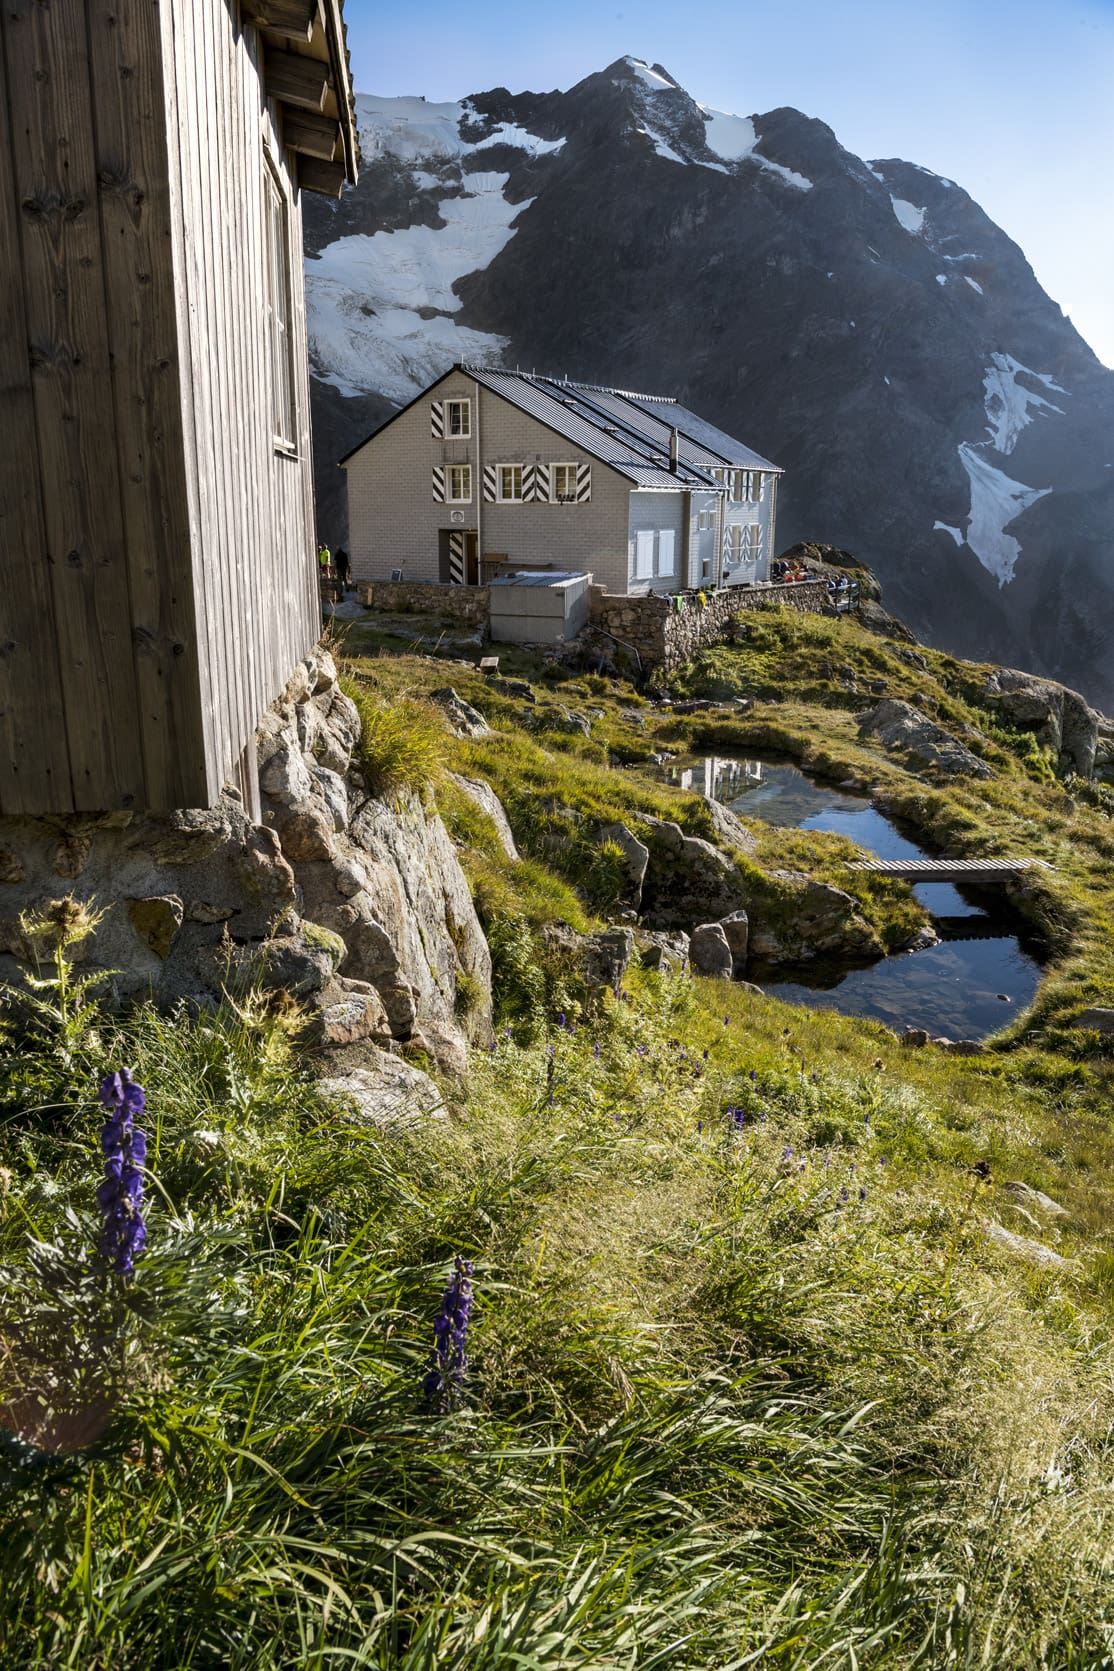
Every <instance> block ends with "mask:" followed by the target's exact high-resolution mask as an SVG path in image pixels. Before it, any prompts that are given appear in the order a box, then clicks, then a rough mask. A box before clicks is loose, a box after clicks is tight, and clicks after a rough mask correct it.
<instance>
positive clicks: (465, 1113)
mask: <svg viewBox="0 0 1114 1671" xmlns="http://www.w3.org/2000/svg"><path fill="white" fill-rule="evenodd" d="M724 991H725V989H724V986H723V983H714V984H712V983H709V984H707V985H705V984H701V983H694V982H691V981H689V980H687V979H682V978H672V979H669V978H659V977H644V978H642V979H640V980H637V981H635V982H633V984H632V986H631V990H630V992H629V993H628V997H627V998H626V999H624V1000H621V1001H614V1000H611V999H609V1000H608V1001H607V1002H606V1003H605V1005H604V1007H603V1008H602V1009H600V1010H597V1011H596V1012H594V1013H593V1014H592V1015H583V1014H578V1013H577V1012H576V1011H574V1010H571V1009H570V1011H569V1012H568V1013H567V1018H566V1024H565V1027H564V1028H559V1027H556V1026H555V1025H554V1024H553V1023H554V1018H553V1016H552V1015H551V1016H550V1018H549V1019H550V1031H549V1035H548V1042H544V1043H541V1044H538V1045H535V1046H532V1047H526V1048H520V1047H519V1046H517V1045H516V1044H515V1043H513V1042H512V1040H511V1039H509V1038H508V1037H506V1036H505V1035H502V1036H501V1038H500V1042H499V1044H498V1047H497V1049H496V1051H495V1052H494V1054H490V1055H482V1056H481V1057H480V1058H479V1059H478V1060H477V1061H476V1063H475V1065H474V1068H473V1073H472V1079H471V1083H470V1086H469V1088H468V1091H467V1094H466V1096H465V1097H463V1098H462V1097H461V1096H459V1095H458V1096H456V1097H455V1098H453V1097H452V1096H450V1105H449V1117H448V1118H446V1119H441V1120H430V1121H417V1122H415V1121H414V1120H413V1119H411V1118H409V1117H407V1116H406V1115H405V1113H404V1112H403V1111H401V1110H400V1112H399V1115H398V1117H397V1119H395V1120H393V1121H388V1122H387V1123H386V1124H385V1125H384V1126H382V1127H368V1126H366V1125H362V1124H360V1123H359V1122H357V1121H356V1120H354V1119H353V1118H352V1117H351V1116H348V1115H346V1114H344V1113H343V1112H342V1111H340V1110H338V1109H336V1108H333V1107H331V1106H330V1105H329V1104H327V1103H326V1102H324V1101H323V1100H322V1098H321V1096H320V1094H319V1092H318V1091H317V1089H316V1087H315V1085H314V1083H313V1082H312V1080H311V1079H310V1078H309V1076H308V1074H307V1071H306V1067H305V1065H304V1063H303V1062H302V1060H301V1059H300V1058H299V1057H298V1056H297V1055H296V1054H295V1047H294V1046H293V1045H292V1043H291V1034H290V1031H289V1026H288V1025H284V1024H283V1023H282V1021H281V1019H280V1018H276V1017H274V1016H273V1015H269V1014H268V1013H267V1012H266V1011H265V1010H264V1009H263V1008H262V1007H259V1006H255V1005H253V1004H252V1003H250V1002H247V1003H244V1004H241V1005H240V1006H239V1007H235V1008H234V1007H232V1006H226V1007H225V1008H224V1009H223V1010H222V1011H220V1012H219V1013H218V1014H215V1015H211V1016H202V1017H193V1018H191V1017H189V1016H187V1015H186V1014H185V1013H182V1014H179V1015H177V1016H175V1017H170V1018H167V1017H161V1016H159V1015H156V1014H155V1013H153V1012H151V1011H148V1010H142V1011H139V1012H137V1013H136V1014H134V1015H133V1016H131V1017H130V1018H127V1019H126V1020H119V1019H116V1018H113V1017H110V1016H107V1015H103V1014H100V1013H98V1012H96V1011H90V1012H89V1013H87V1014H86V1015H84V1016H83V1017H82V1018H81V1020H80V1022H79V1023H75V1024H74V1026H72V1027H71V1028H70V1029H69V1032H68V1034H67V1039H66V1052H65V1055H64V1056H63V1054H62V1053H60V1052H58V1051H57V1050H55V1049H53V1048H52V1044H51V1041H52V1037H53V1038H55V1039H56V1038H57V1026H58V1023H57V1020H56V1018H53V1017H49V1016H48V1017H47V1018H46V1019H44V1020H43V1021H42V1022H41V1025H40V1026H39V1028H38V1034H37V1037H35V1038H34V1039H33V1040H31V1041H30V1043H29V1044H26V1043H24V1044H21V1043H20V1042H19V1040H17V1039H16V1038H15V1037H9V1038H8V1040H7V1042H6V1043H5V1044H4V1046H3V1048H2V1049H0V1120H2V1126H0V1131H2V1134H3V1135H2V1138H0V1145H2V1155H3V1162H4V1166H5V1194H4V1198H3V1218H2V1221H0V1259H2V1262H3V1277H4V1292H5V1295H6V1296H7V1300H6V1304H5V1313H4V1316H3V1322H2V1324H0V1337H2V1338H3V1340H4V1342H5V1344H6V1345H7V1347H8V1348H9V1353H8V1360H7V1378H6V1385H5V1397H7V1395H8V1393H9V1392H10V1388H11V1384H12V1375H13V1373H14V1368H15V1367H20V1368H21V1372H22V1374H23V1376H24V1379H25V1380H27V1379H28V1378H30V1379H31V1380H32V1381H33V1380H34V1378H35V1375H34V1372H35V1371H36V1370H37V1371H38V1372H39V1374H40V1379H41V1376H42V1374H43V1373H44V1372H45V1370H46V1369H49V1370H51V1371H54V1372H56V1374H57V1375H58V1376H60V1377H61V1379H62V1382H63V1383H65V1381H66V1377H67V1375H68V1374H69V1373H70V1371H71V1367H72V1364H73V1363H74V1361H75V1360H76V1358H77V1356H78V1355H79V1354H80V1352H81V1351H82V1350H83V1349H87V1348H88V1347H89V1334H90V1332H92V1331H99V1336H100V1337H103V1339H102V1345H104V1346H105V1349H106V1351H107V1354H108V1357H109V1358H110V1359H111V1362H112V1364H113V1365H114V1375H113V1377H112V1378H111V1380H110V1382H109V1383H108V1385H109V1386H110V1388H111V1394H112V1396H111V1399H110V1400H109V1401H108V1403H107V1405H104V1406H98V1407H97V1408H96V1409H93V1410H87V1411H86V1415H87V1418H88V1423H89V1426H88V1428H87V1430H85V1431H82V1432H81V1433H80V1434H78V1435H77V1439H78V1440H79V1441H80V1442H79V1443H77V1445H76V1448H70V1449H67V1448H65V1447H62V1448H58V1446H57V1445H56V1444H55V1445H54V1446H53V1448H52V1449H50V1450H47V1449H46V1448H45V1447H44V1448H43V1449H38V1448H36V1447H35V1446H33V1445H27V1444H26V1443H23V1444H21V1443H20V1442H19V1435H18V1433H16V1432H14V1429H16V1428H18V1420H17V1418H18V1414H19V1412H18V1410H17V1409H16V1408H15V1407H14V1406H13V1404H12V1402H11V1401H10V1399H9V1400H8V1402H7V1404H6V1410H5V1414H6V1416H7V1419H8V1431H9V1434H10V1435H12V1437H11V1438H10V1440H9V1443H8V1447H7V1450H6V1452H5V1456H4V1458H3V1459H0V1466H3V1468H4V1471H5V1491H4V1495H3V1498H2V1500H0V1572H2V1575H3V1598H2V1607H0V1662H2V1663H3V1664H4V1665H5V1666H11V1667H16V1666H19V1667H21V1668H22V1667H25V1666H33V1667H43V1668H46V1667H50V1668H51V1671H53V1668H54V1667H55V1666H59V1665H72V1666H81V1667H104V1668H106V1671H107V1668H109V1667H111V1668H112V1671H119V1668H131V1667H135V1668H137V1671H138V1668H140V1667H145V1668H146V1667H156V1668H161V1667H167V1668H170V1667H175V1668H182V1667H206V1668H208V1667H217V1666H231V1667H235V1668H241V1667H242V1668H244V1671H247V1668H249V1667H251V1668H255V1667H264V1668H272V1667H273V1668H275V1671H277V1668H279V1667H289V1666H303V1665H304V1666H315V1667H317V1666H320V1667H334V1666H335V1667H341V1666H350V1665H353V1664H355V1665H366V1666H373V1667H383V1668H391V1671H396V1668H397V1671H412V1668H414V1671H416V1668H418V1667H425V1668H430V1671H432V1668H433V1667H441V1666H446V1665H451V1666H459V1667H468V1668H475V1667H484V1668H491V1671H495V1668H497V1667H498V1668H503V1667H506V1666H512V1665H521V1666H531V1667H539V1668H544V1671H558V1668H564V1667H573V1666H576V1667H599V1668H601V1671H602V1668H603V1667H605V1666H606V1667H614V1666H616V1665H623V1666H631V1667H639V1668H642V1667H662V1668H664V1667H667V1666H668V1667H673V1666H680V1667H685V1666H689V1667H708V1666H715V1667H739V1668H742V1667H744V1666H757V1665H764V1664H781V1665H786V1666H796V1667H799V1668H801V1671H804V1668H805V1667H812V1666H816V1665H832V1666H838V1667H847V1668H848V1671H850V1668H851V1667H852V1666H871V1665H877V1666H886V1667H897V1666H910V1667H911V1666H937V1665H945V1664H958V1665H963V1666H972V1667H973V1666H976V1665H994V1666H1005V1665H1009V1666H1011V1667H1015V1666H1016V1667H1019V1668H1026V1667H1034V1668H1035V1667H1037V1666H1057V1667H1060V1666H1062V1667H1065V1668H1066V1667H1068V1666H1084V1665H1086V1666H1096V1667H1097V1666H1098V1665H1100V1664H1102V1663H1103V1658H1102V1655H1103V1654H1104V1652H1105V1651H1106V1648H1105V1637H1104V1634H1103V1626H1102V1624H1101V1618H1102V1601H1101V1598H1102V1596H1103V1593H1104V1584H1105V1578H1104V1576H1103V1571H1104V1566H1103V1563H1104V1560H1105V1549H1106V1544H1105V1540H1104V1535H1103V1525H1104V1520H1105V1516H1106V1515H1107V1514H1108V1511H1109V1506H1110V1488H1109V1466H1108V1462H1107V1459H1106V1454H1105V1424H1104V1421H1103V1419H1102V1414H1101V1409H1100V1408H1099V1406H1098V1405H1097V1403H1096V1400H1097V1398H1098V1397H1099V1395H1100V1389H1101V1388H1102V1387H1103V1386H1104V1385H1105V1384H1106V1381H1107V1378H1108V1376H1109V1372H1110V1369H1111V1354H1110V1348H1109V1345H1108V1343H1107V1341H1106V1338H1105V1335H1104V1333H1103V1331H1102V1330H1101V1328H1099V1327H1097V1326H1096V1325H1095V1324H1094V1323H1090V1322H1088V1320H1087V1310H1086V1287H1085V1285H1084V1286H1083V1287H1082V1288H1080V1286H1079V1282H1078V1281H1073V1280H1065V1279H1064V1278H1055V1277H1049V1276H1048V1275H1039V1276H1038V1275H1034V1276H1033V1277H1029V1276H1028V1275H1027V1274H1026V1273H1025V1272H1024V1269H1023V1268H1022V1270H1021V1273H1020V1275H1019V1272H1018V1269H1017V1268H1016V1267H1011V1266H1010V1265H1009V1262H1008V1261H1003V1260H1002V1258H1001V1256H1000V1255H994V1254H993V1253H992V1252H991V1251H990V1250H988V1248H987V1245H986V1242H985V1238H984V1236H983V1233H982V1231H981V1227H980V1222H981V1212H982V1206H981V1199H980V1195H979V1191H980V1190H984V1189H985V1186H983V1185H982V1184H981V1183H980V1182H979V1181H978V1180H977V1179H974V1178H973V1177H972V1176H971V1175H966V1176H964V1175H963V1174H962V1173H961V1172H957V1171H956V1170H955V1168H956V1162H957V1161H960V1162H962V1159H963V1157H964V1156H965V1155H970V1154H972V1153H979V1152H983V1151H984V1147H985V1144H986V1143H987V1142H988V1141H989V1140H990V1138H991V1134H992V1133H993V1132H998V1133H999V1135H998V1136H997V1138H995V1139H994V1141H996V1142H997V1143H998V1144H999V1145H1002V1146H1004V1147H1003V1152H1007V1151H1009V1150H1010V1149H1011V1147H1012V1149H1013V1151H1014V1157H1015V1159H1016V1160H1020V1154H1019V1152H1018V1151H1017V1143H1018V1137H1017V1131H1018V1129H1019V1122H1020V1125H1021V1126H1024V1125H1025V1122H1026V1120H1027V1118H1028V1114H1027V1110H1029V1109H1030V1108H1032V1107H1035V1106H1037V1101H1036V1095H1035V1093H1028V1092H1026V1091H1025V1090H1024V1089H1023V1087H1021V1086H1020V1084H1019V1085H1015V1086H1013V1087H1002V1088H999V1087H998V1085H997V1082H996V1081H995V1080H994V1079H993V1078H992V1077H990V1078H988V1077H987V1075H986V1073H985V1072H984V1071H983V1070H982V1069H981V1067H980V1065H979V1064H975V1065H974V1066H972V1067H970V1068H968V1067H967V1066H963V1067H962V1069H957V1072H962V1074H964V1075H969V1078H967V1079H966V1080H965V1081H964V1083H965V1088H966V1091H967V1094H968V1097H969V1098H970V1099H971V1100H970V1110H971V1112H970V1118H969V1119H968V1121H967V1122H966V1123H964V1124H963V1125H962V1128H961V1129H955V1130H949V1128H948V1126H947V1124H946V1122H945V1119H944V1111H945V1108H946V1106H947V1099H946V1098H944V1097H943V1096H942V1095H941V1091H940V1087H938V1086H934V1085H933V1084H932V1083H931V1080H930V1079H927V1080H925V1082H924V1084H922V1085H921V1086H918V1085H917V1083H916V1080H915V1079H914V1080H913V1081H910V1082H907V1083H902V1082H901V1081H900V1080H897V1079H893V1080H891V1079H889V1078H888V1077H887V1074H886V1072H885V1071H882V1072H879V1071H878V1070H877V1069H876V1068H875V1067H873V1066H872V1065H871V1059H870V1052H871V1050H873V1049H876V1048H877V1045H876V1044H875V1042H874V1040H875V1039H876V1038H877V1039H880V1038H882V1037H883V1034H882V1030H881V1029H876V1030H874V1031H873V1032H871V1031H870V1030H869V1029H867V1030H864V1031H862V1032H860V1031H859V1030H856V1029H855V1028H854V1027H853V1026H852V1025H851V1024H849V1023H845V1022H841V1021H840V1019H839V1018H816V1017H812V1018H809V1024H805V1023H804V1022H802V1023H801V1025H800V1026H799V1027H798V1026H796V1025H793V1026H791V1027H790V1029H789V1032H788V1033H786V1032H785V1031H784V1030H783V1029H782V1027H781V1025H780V1018H781V1016H782V1015H784V1014H786V1013H788V1012H785V1011H784V1010H781V1009H780V1008H779V1007H778V1006H775V1005H773V1004H772V1003H769V1004H766V1003H763V1002H762V1001H760V1000H759V1001H756V1000H753V999H748V998H747V996H746V995H745V994H740V993H738V992H736V991H735V990H733V989H727V996H726V998H725V997H724ZM47 996H49V994H47ZM721 1011H722V1013H721ZM724 1014H726V1016H727V1022H728V1025H727V1026H725V1025H724ZM813 1024H815V1025H813ZM550 1046H552V1049H550ZM705 1052H707V1054H705ZM897 1054H898V1053H897V1052H892V1053H887V1061H888V1064H889V1065H890V1066H891V1067H892V1065H893V1061H894V1059H895V1058H896V1056H897ZM125 1059H126V1060H127V1061H128V1062H129V1064H130V1065H131V1066H132V1067H133V1069H134V1071H135V1073H136V1074H137V1076H138V1077H139V1079H140V1080H141V1082H143V1083H144V1084H145V1085H146V1086H147V1089H148V1098H149V1108H150V1111H151V1121H150V1124H151V1132H152V1145H151V1164H152V1172H153V1184H152V1188H151V1191H150V1195H151V1201H152V1205H151V1212H150V1230H151V1240H150V1244H149V1251H148V1253H147V1254H146V1255H145V1256H144V1258H143V1260H142V1261H141V1263H140V1265H139V1266H138V1267H137V1275H136V1278H135V1280H134V1282H133V1283H132V1284H130V1285H126V1286H125V1285H117V1286H116V1287H115V1288H114V1289H113V1290H112V1291H111V1292H110V1293H109V1294H108V1295H104V1294H102V1295H101V1297H100V1298H99V1299H98V1298H97V1285H98V1283H100V1285H101V1287H102V1288H103V1286H104V1282H105V1279H104V1278H103V1277H98V1275H97V1273H96V1271H95V1268H94V1265H93V1262H92V1259H91V1249H92V1239H93V1236H94V1234H95V1225H94V1220H93V1202H92V1192H93V1188H94V1184H95V1180H96V1175H97V1170H98V1157H97V1128H98V1123H99V1116H98V1111H97V1110H96V1108H95V1105H94V1103H93V1100H92V1096H91V1092H92V1089H93V1087H94V1086H95V1083H96V1079H97V1077H98V1075H99V1073H100V1071H101V1069H102V1067H103V1066H104V1064H105V1063H106V1062H107V1063H111V1062H116V1061H120V1060H125ZM885 1065H886V1064H884V1066H885ZM918 1071H919V1072H921V1073H922V1076H923V1075H924V1074H927V1073H928V1069H927V1068H918ZM752 1074H753V1077H752ZM953 1090H954V1087H953ZM952 1100H954V1097H953V1099H952ZM728 1108H739V1109H741V1110H742V1111H743V1116H744V1117H743V1122H742V1127H741V1129H738V1128H737V1126H736V1122H735V1119H734V1117H733V1116H730V1117H729V1116H728V1115H727V1114H726V1112H725V1111H726V1110H727V1109H728ZM1007 1110H1012V1113H1010V1114H1007ZM999 1122H1001V1124H999ZM1010 1122H1012V1130H1011V1126H1010ZM860 1190H863V1191H865V1198H864V1199H860V1193H859V1192H860ZM844 1192H846V1195H847V1199H846V1200H843V1194H844ZM456 1253H461V1254H463V1255H465V1256H466V1257H468V1258H471V1259H473V1260H474V1261H475V1263H476V1277H475V1282H476V1290H477V1296H478V1298H477V1308H476V1313H475V1317H474V1321H473V1328H472V1336H471V1341H470V1355H471V1365H470V1369H469V1372H468V1376H467V1379H466V1382H465V1389H464V1396H463V1398H462V1400H461V1402H460V1404H459V1405H458V1407H456V1408H455V1409H453V1410H450V1411H448V1412H440V1411H438V1410H435V1409H433V1408H430V1407H427V1406H425V1405H424V1404H423V1400H422V1395H421V1390H420V1389H421V1380H422V1376H423V1374H424V1371H425V1368H426V1366H427V1363H428V1360H429V1349H430V1345H431V1342H432V1332H431V1329H432V1320H433V1316H434V1314H435V1311H436V1308H437V1302H438V1299H439V1295H440V1290H441V1287H442V1286H443V1280H444V1273H445V1271H446V1269H447V1267H448V1265H449V1263H450V1261H451V1259H452V1257H453V1255H454V1254H456ZM30 1337H33V1338H34V1340H35V1341H36V1342H37V1344H38V1348H39V1353H38V1356H37V1357H34V1358H33V1360H32V1361H31V1362H30V1363H28V1362H27V1361H24V1362H23V1363H22V1365H21V1366H20V1364H19V1357H20V1345H21V1342H23V1341H25V1340H26V1339H28V1338H30ZM47 1341H51V1342H53V1343H54V1356H53V1358H52V1359H51V1360H50V1361H49V1363H45V1364H44V1361H43V1359H42V1347H43V1344H44V1343H45V1342H47ZM53 1396H58V1395H57V1394H55V1395H53ZM24 1438H26V1435H24Z"/></svg>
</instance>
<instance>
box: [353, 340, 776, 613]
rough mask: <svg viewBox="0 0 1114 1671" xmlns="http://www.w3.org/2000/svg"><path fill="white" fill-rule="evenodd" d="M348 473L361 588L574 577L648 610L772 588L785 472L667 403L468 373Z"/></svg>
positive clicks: (442, 388)
mask: <svg viewBox="0 0 1114 1671" xmlns="http://www.w3.org/2000/svg"><path fill="white" fill-rule="evenodd" d="M341 463H342V465H343V467H344V469H345V472H346V475H347V481H348V521H349V537H350V546H351V556H352V563H353V572H354V574H355V575H356V577H357V578H358V579H360V580H365V581H366V580H370V581H377V580H390V579H395V580H399V581H403V582H407V583H411V582H418V583H426V584H443V585H453V584H456V585H477V584H487V583H488V582H490V581H492V580H494V579H496V578H497V577H498V576H499V575H500V574H504V573H508V572H513V571H516V570H520V569H527V568H536V569H542V570H546V569H550V570H554V571H568V570H576V571H579V572H583V573H586V574H590V575H591V576H592V578H593V580H594V582H595V583H596V584H597V585H600V586H603V587H604V588H605V589H606V591H608V592H609V593H617V594H621V595H626V594H635V595H638V594H645V593H648V592H662V593H673V592H678V591H683V590H686V589H697V590H698V589H701V588H704V587H708V588H712V587H717V588H718V587H724V586H738V585H746V584H753V583H755V582H757V581H761V580H765V579H767V578H768V576H769V564H770V558H771V557H772V555H773V552H774V519H775V514H776V500H777V477H778V476H779V475H780V474H781V472H780V470H779V469H778V467H777V466H776V465H774V464H771V463H770V462H769V460H768V459H764V458H761V457H760V456H759V455H758V454H757V453H754V452H751V450H750V449H749V448H747V447H744V446H743V445H742V443H741V442H738V441H735V440H733V439H732V437H730V436H728V435H724V434H723V433H722V432H721V431H719V430H716V429H714V428H712V426H710V425H708V424H706V423H704V422H703V420H702V419H700V418H698V417H697V416H696V414H695V413H691V412H688V411H687V410H686V408H684V407H682V406H679V405H678V404H677V403H676V402H675V401H673V400H670V399H667V398H664V397H654V396H644V395H637V394H632V393H629V392H623V391H618V390H613V389H602V388H595V387H593V386H589V385H587V384H573V383H567V382H560V381H557V380H556V379H552V378H542V377H538V376H536V375H534V374H530V375H527V374H524V373H517V372H504V371H491V370H488V369H487V368H482V367H471V366H466V365H457V366H454V367H453V368H452V370H451V371H449V372H447V373H446V374H445V376H444V377H442V378H440V379H439V380H438V381H437V382H436V383H434V384H432V385H431V386H430V387H429V388H428V389H426V390H424V391H423V393H422V394H421V395H419V396H418V398H417V399H416V400H414V401H412V402H411V404H410V405H409V406H407V407H404V408H403V410H402V411H401V412H399V413H397V414H396V415H395V416H394V417H393V418H391V419H389V420H388V422H387V423H386V424H384V425H383V426H382V428H380V429H379V430H377V431H376V432H375V433H374V434H373V435H371V436H369V437H368V439H367V440H366V441H364V442H362V443H361V445H360V446H359V447H357V448H356V449H355V450H354V451H353V452H351V453H350V454H349V455H348V456H347V458H345V459H342V460H341Z"/></svg>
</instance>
